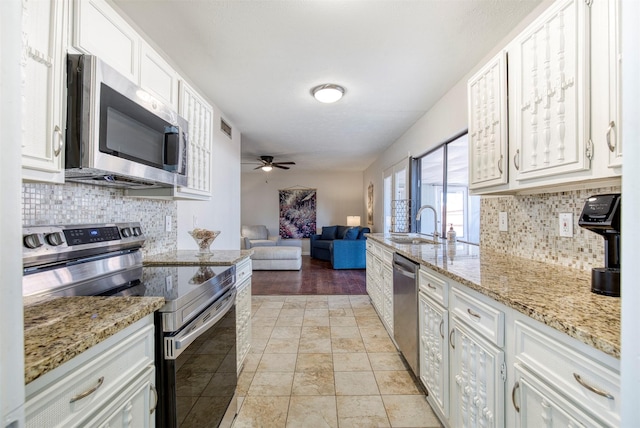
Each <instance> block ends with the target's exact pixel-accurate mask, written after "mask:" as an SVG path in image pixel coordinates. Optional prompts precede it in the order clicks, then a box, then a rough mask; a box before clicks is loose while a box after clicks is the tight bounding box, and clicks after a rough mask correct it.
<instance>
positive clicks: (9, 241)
mask: <svg viewBox="0 0 640 428" xmlns="http://www.w3.org/2000/svg"><path fill="white" fill-rule="evenodd" d="M21 11H22V5H21V3H20V1H17V0H11V1H5V0H3V1H0V100H2V103H0V129H2V134H3V139H4V142H5V143H4V144H3V145H2V156H0V183H2V186H0V201H1V202H0V203H1V204H2V205H1V206H2V209H0V225H1V226H0V242H2V252H1V253H0V274H1V276H2V298H1V299H0V338H1V339H2V344H3V345H2V346H1V347H0V425H1V426H3V427H4V426H9V425H10V424H11V423H12V422H15V421H17V424H16V425H15V427H16V428H17V427H21V426H23V425H22V422H21V420H22V419H23V407H22V406H23V403H24V344H23V341H24V333H23V331H24V329H23V326H24V322H23V313H22V250H21V249H22V233H21V232H22V226H21V222H20V198H21V187H20V174H21V171H20V165H21V159H20V150H21V145H20V141H21V131H22V129H21V127H20V126H19V125H18V124H20V123H21V109H20V108H16V106H20V105H21V96H20V89H21V86H22V85H21V76H20V67H19V63H20V54H21V52H20V48H21V44H20V40H21V27H20V22H21Z"/></svg>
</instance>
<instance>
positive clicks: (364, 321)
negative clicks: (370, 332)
mask: <svg viewBox="0 0 640 428" xmlns="http://www.w3.org/2000/svg"><path fill="white" fill-rule="evenodd" d="M356 323H357V324H358V327H380V328H384V326H383V325H382V321H380V318H378V315H377V314H376V315H373V316H356Z"/></svg>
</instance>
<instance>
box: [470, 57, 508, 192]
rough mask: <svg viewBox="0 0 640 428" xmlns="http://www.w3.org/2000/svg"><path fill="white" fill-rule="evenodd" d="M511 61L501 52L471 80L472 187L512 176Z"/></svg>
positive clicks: (497, 183)
mask: <svg viewBox="0 0 640 428" xmlns="http://www.w3.org/2000/svg"><path fill="white" fill-rule="evenodd" d="M506 73H507V64H506V53H505V52H500V53H499V54H498V55H497V56H495V57H494V58H493V59H491V60H490V61H489V62H488V63H487V65H485V66H484V67H483V68H482V69H481V70H480V71H478V72H477V73H476V74H475V75H474V76H473V77H472V78H471V79H470V80H469V82H468V84H467V91H468V98H469V105H468V108H469V115H468V118H469V140H470V141H469V159H470V164H469V187H470V188H471V189H479V188H483V187H488V186H494V185H499V184H506V183H507V180H508V174H507V159H508V144H507V143H508V130H507V123H508V120H507V74H506Z"/></svg>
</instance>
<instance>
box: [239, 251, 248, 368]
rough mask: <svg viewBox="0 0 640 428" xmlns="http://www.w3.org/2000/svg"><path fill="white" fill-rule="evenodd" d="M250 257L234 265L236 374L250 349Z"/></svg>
mask: <svg viewBox="0 0 640 428" xmlns="http://www.w3.org/2000/svg"><path fill="white" fill-rule="evenodd" d="M251 272H252V271H251V259H250V258H247V259H245V260H243V261H241V262H240V263H238V264H237V265H236V277H237V282H238V285H237V286H236V289H237V295H236V353H237V366H238V374H240V372H241V371H242V366H243V364H244V360H245V358H246V357H247V354H248V353H249V349H251Z"/></svg>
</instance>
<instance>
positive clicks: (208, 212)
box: [178, 105, 241, 250]
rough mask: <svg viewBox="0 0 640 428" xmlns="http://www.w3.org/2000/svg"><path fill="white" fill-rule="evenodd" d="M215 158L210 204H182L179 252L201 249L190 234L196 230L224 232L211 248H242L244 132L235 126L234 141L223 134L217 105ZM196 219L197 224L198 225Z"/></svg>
mask: <svg viewBox="0 0 640 428" xmlns="http://www.w3.org/2000/svg"><path fill="white" fill-rule="evenodd" d="M213 107H214V116H213V149H212V150H213V159H212V165H211V177H212V192H211V193H212V194H213V196H212V198H211V200H210V201H178V249H179V250H196V249H197V248H198V247H197V245H196V243H195V242H194V240H193V239H192V238H191V236H189V234H188V233H187V231H189V230H192V229H193V228H194V227H202V228H205V229H210V230H219V231H221V233H220V236H218V237H217V238H216V240H215V241H213V244H212V245H211V249H213V250H215V249H225V250H237V249H239V248H240V140H241V135H240V131H239V130H238V129H236V128H235V127H234V126H233V124H232V123H231V122H230V121H229V120H228V119H227V118H225V122H227V123H228V124H229V125H231V126H232V127H233V131H232V134H231V135H232V137H233V138H232V139H229V137H227V135H226V134H224V133H222V131H220V114H221V112H220V110H219V109H218V108H217V107H216V106H215V105H213ZM194 220H195V224H194Z"/></svg>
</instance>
